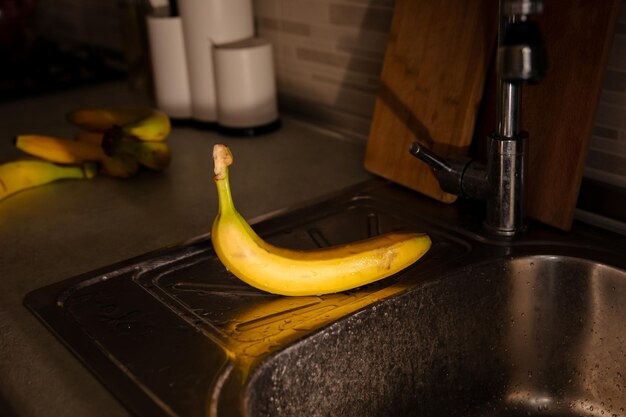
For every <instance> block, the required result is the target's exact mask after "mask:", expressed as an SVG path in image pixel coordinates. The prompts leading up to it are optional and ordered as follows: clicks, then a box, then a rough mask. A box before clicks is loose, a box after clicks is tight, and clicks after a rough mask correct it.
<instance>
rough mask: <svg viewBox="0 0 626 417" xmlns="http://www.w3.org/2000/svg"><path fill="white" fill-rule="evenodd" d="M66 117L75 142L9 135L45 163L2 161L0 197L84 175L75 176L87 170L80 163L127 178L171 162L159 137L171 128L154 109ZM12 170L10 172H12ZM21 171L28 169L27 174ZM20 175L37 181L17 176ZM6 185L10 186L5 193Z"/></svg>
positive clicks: (95, 111) (90, 111)
mask: <svg viewBox="0 0 626 417" xmlns="http://www.w3.org/2000/svg"><path fill="white" fill-rule="evenodd" d="M67 118H68V120H69V121H70V122H71V123H72V124H74V125H76V126H79V127H81V128H82V129H83V131H81V132H79V133H78V134H77V135H76V140H75V141H72V140H67V139H62V138H57V137H52V136H46V135H19V136H17V137H16V138H15V139H14V145H15V146H16V147H17V148H18V149H20V150H22V151H23V152H25V153H27V154H29V155H31V156H35V157H38V158H41V159H43V160H45V161H47V162H46V163H43V162H41V161H39V163H37V162H38V161H20V162H10V163H7V164H5V165H3V166H2V178H0V198H3V197H6V196H8V195H9V194H12V193H13V192H15V191H17V190H21V189H24V188H27V187H28V184H33V185H32V186H34V185H40V184H44V183H46V182H50V181H53V180H55V179H61V178H64V177H63V175H67V176H68V178H85V177H87V176H86V175H83V176H82V177H80V176H78V175H79V174H78V173H79V172H83V173H85V172H86V171H85V168H84V167H85V166H88V167H89V173H90V175H91V174H92V173H93V174H94V175H95V172H97V169H96V163H97V165H99V166H100V172H102V173H103V174H106V175H109V176H112V177H118V178H128V177H132V176H133V175H135V174H136V173H137V172H138V171H139V167H140V166H144V167H146V168H149V169H153V170H164V169H165V168H167V166H168V165H169V163H170V160H171V152H170V149H169V146H168V145H167V144H165V143H164V142H163V141H164V140H165V138H166V137H167V136H168V134H169V133H170V130H171V125H170V120H169V117H168V116H167V115H166V114H165V113H163V112H161V111H159V110H156V109H151V108H107V109H82V110H76V111H73V112H71V113H69V114H68V116H67ZM55 164H62V165H67V166H65V167H63V166H58V165H55ZM72 165H73V166H72ZM12 171H15V173H14V174H11V172H12ZM25 172H32V175H31V176H28V175H26V174H25ZM47 172H48V174H46V173H47ZM61 172H63V173H64V174H63V175H62V174H61ZM70 175H71V176H70ZM91 176H93V175H91ZM20 178H36V179H38V180H32V181H31V180H29V181H21V180H19V179H20ZM6 190H14V191H12V192H11V193H7V192H5V191H6Z"/></svg>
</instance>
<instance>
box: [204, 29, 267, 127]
mask: <svg viewBox="0 0 626 417" xmlns="http://www.w3.org/2000/svg"><path fill="white" fill-rule="evenodd" d="M214 57H215V80H216V85H217V103H218V123H219V124H220V125H222V126H226V127H233V128H250V127H256V126H262V125H266V124H269V123H272V122H274V121H276V120H277V119H278V109H277V103H276V78H275V75H274V59H273V50H272V44H271V43H270V42H269V41H267V40H264V39H261V38H251V39H246V40H244V41H240V42H235V43H231V44H228V45H223V46H221V47H218V48H215V50H214Z"/></svg>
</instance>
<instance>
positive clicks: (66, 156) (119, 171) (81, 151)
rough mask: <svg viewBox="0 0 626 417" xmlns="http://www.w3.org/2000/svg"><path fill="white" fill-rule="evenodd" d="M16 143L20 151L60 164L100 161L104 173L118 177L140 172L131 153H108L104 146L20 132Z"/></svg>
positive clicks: (15, 140)
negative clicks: (112, 154) (21, 133)
mask: <svg viewBox="0 0 626 417" xmlns="http://www.w3.org/2000/svg"><path fill="white" fill-rule="evenodd" d="M13 144H14V146H15V147H16V148H18V149H20V150H21V151H23V152H25V153H27V154H29V155H31V156H35V157H38V158H41V159H44V160H46V161H48V162H54V163H57V164H68V165H76V164H84V163H87V162H99V163H100V164H101V166H102V172H103V173H104V174H106V175H109V176H112V177H117V178H129V177H131V176H133V175H135V174H136V173H137V171H138V170H139V164H138V162H137V161H136V160H134V159H133V158H132V157H130V156H128V155H116V156H109V155H107V154H106V153H105V152H104V150H103V149H102V147H100V146H97V145H94V144H90V143H85V142H77V141H71V140H67V139H62V138H57V137H53V136H45V135H18V136H16V137H15V139H14V141H13Z"/></svg>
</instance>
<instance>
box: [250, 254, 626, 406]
mask: <svg viewBox="0 0 626 417" xmlns="http://www.w3.org/2000/svg"><path fill="white" fill-rule="evenodd" d="M625 300H626V272H624V271H623V270H619V269H614V268H611V267H608V266H605V265H602V264H599V263H595V262H592V261H588V260H584V259H580V258H573V257H565V256H543V255H532V256H522V257H519V258H512V259H511V258H507V259H499V260H493V261H489V262H487V263H482V264H479V265H475V266H470V267H465V268H463V269H461V270H460V271H458V272H456V273H454V274H452V275H451V276H446V277H442V278H441V279H437V280H435V281H432V282H429V283H428V284H426V285H423V286H421V287H419V288H416V289H414V290H413V291H410V292H408V293H406V294H403V295H401V296H399V297H396V298H393V299H390V300H387V301H386V302H383V303H381V304H378V305H377V306H374V307H371V308H370V309H367V310H363V311H361V312H359V313H357V314H356V315H353V316H351V317H349V318H346V319H344V320H342V321H339V322H337V323H335V324H333V325H331V326H330V327H328V328H326V329H324V330H323V331H321V332H318V333H316V334H314V335H312V336H311V337H309V338H306V339H304V340H302V341H300V342H298V343H296V344H294V345H292V346H290V347H289V348H287V349H285V350H283V351H281V352H279V353H277V354H276V355H274V356H273V357H271V358H270V359H268V360H267V361H266V362H265V363H263V364H262V365H261V366H260V367H259V368H258V369H257V371H256V373H255V374H254V375H253V376H252V378H251V380H250V382H249V384H248V386H247V389H246V395H245V398H246V399H247V401H246V404H245V408H246V409H247V411H248V413H249V414H250V415H253V416H269V415H280V416H303V415H307V416H312V415H319V416H339V415H341V416H408V415H415V416H439V415H447V416H466V415H477V416H478V415H480V416H505V415H506V416H518V415H519V416H528V415H548V416H566V415H584V416H587V415H594V416H606V417H615V416H626V412H625V411H624V410H625V409H626V395H625V392H626V391H625V390H626V328H625V326H624V319H626V302H625Z"/></svg>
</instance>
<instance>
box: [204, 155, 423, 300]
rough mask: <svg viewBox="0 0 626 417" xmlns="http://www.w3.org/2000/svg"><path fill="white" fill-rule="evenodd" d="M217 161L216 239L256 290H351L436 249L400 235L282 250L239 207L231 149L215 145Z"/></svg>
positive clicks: (223, 255) (227, 262) (224, 258)
mask: <svg viewBox="0 0 626 417" xmlns="http://www.w3.org/2000/svg"><path fill="white" fill-rule="evenodd" d="M213 159H214V164H215V169H214V174H215V176H214V181H215V185H216V187H217V194H218V201H219V207H218V213H217V215H216V217H215V220H214V222H213V226H212V229H211V241H212V243H213V247H214V249H215V252H216V254H217V256H218V258H219V259H220V261H221V262H222V264H224V266H225V267H226V268H227V269H228V270H229V271H230V272H231V273H232V274H234V275H235V276H236V277H238V278H239V279H241V280H242V281H244V282H246V283H247V284H249V285H251V286H253V287H255V288H258V289H261V290H263V291H267V292H270V293H273V294H280V295H292V296H311V295H320V294H330V293H337V292H341V291H346V290H349V289H353V288H356V287H361V286H363V285H366V284H370V283H372V282H375V281H378V280H380V279H383V278H386V277H389V276H391V275H393V274H395V273H398V272H400V271H401V270H403V269H405V268H407V267H409V266H410V265H412V264H413V263H415V262H416V261H417V260H418V259H419V258H421V257H422V256H423V255H424V254H425V253H426V252H427V251H428V250H429V248H430V246H431V240H430V238H429V237H428V235H426V234H423V233H414V232H395V233H386V234H383V235H379V236H375V237H372V238H369V239H365V240H362V241H358V242H353V243H349V244H347V245H341V246H334V247H329V248H323V249H317V250H308V251H302V250H292V249H287V248H281V247H276V246H274V245H271V244H269V243H267V242H265V241H264V240H263V239H261V237H259V236H258V235H257V234H256V233H255V232H254V230H253V229H252V228H251V227H250V226H249V225H248V223H247V222H246V221H245V220H244V218H243V217H242V216H241V215H240V214H239V213H238V212H237V210H236V209H235V206H234V203H233V199H232V195H231V190H230V184H229V173H228V167H229V166H230V165H231V164H232V163H233V156H232V154H231V152H230V150H229V149H228V148H227V147H226V146H225V145H221V144H218V145H215V147H214V149H213Z"/></svg>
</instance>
